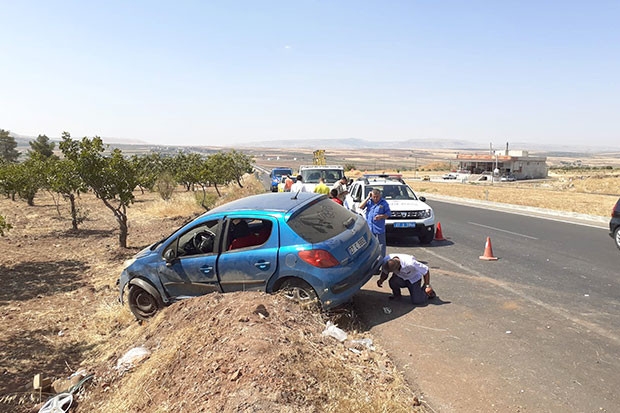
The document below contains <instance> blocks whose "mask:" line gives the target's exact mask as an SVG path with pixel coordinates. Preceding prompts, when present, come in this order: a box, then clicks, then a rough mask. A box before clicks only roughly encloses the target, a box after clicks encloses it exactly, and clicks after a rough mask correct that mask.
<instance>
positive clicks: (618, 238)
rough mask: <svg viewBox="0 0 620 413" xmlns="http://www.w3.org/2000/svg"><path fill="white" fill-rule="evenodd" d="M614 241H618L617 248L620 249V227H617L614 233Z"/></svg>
mask: <svg viewBox="0 0 620 413" xmlns="http://www.w3.org/2000/svg"><path fill="white" fill-rule="evenodd" d="M614 241H616V247H618V249H620V227H616V230H615V231H614Z"/></svg>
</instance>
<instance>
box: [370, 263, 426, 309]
mask: <svg viewBox="0 0 620 413" xmlns="http://www.w3.org/2000/svg"><path fill="white" fill-rule="evenodd" d="M389 273H392V278H390V281H389V285H390V288H391V289H392V295H391V296H390V297H389V298H390V299H394V298H400V297H401V293H400V290H401V288H407V289H408V290H409V296H410V297H411V303H412V304H424V303H425V302H426V300H428V299H429V298H435V297H436V296H437V295H436V294H435V291H434V290H433V287H431V284H430V282H431V273H430V270H429V269H428V266H427V265H426V264H422V263H421V262H420V261H418V260H416V259H415V257H414V256H413V255H409V254H390V255H388V256H386V257H385V258H384V259H383V265H382V266H381V276H380V277H379V279H378V280H377V286H378V287H379V288H381V287H383V281H385V280H386V279H387V277H388V274H389Z"/></svg>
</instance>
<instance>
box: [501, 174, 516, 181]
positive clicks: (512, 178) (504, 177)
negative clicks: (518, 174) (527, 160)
mask: <svg viewBox="0 0 620 413" xmlns="http://www.w3.org/2000/svg"><path fill="white" fill-rule="evenodd" d="M499 180H500V181H501V182H514V181H516V180H517V178H515V176H514V175H502V176H501V178H499Z"/></svg>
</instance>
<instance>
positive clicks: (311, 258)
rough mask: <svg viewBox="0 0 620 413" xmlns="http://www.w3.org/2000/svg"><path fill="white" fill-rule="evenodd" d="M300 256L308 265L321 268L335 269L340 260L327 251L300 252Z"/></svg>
mask: <svg viewBox="0 0 620 413" xmlns="http://www.w3.org/2000/svg"><path fill="white" fill-rule="evenodd" d="M298 255H299V258H301V259H302V260H304V261H305V262H307V263H308V264H310V265H313V266H315V267H319V268H329V267H335V266H336V265H338V264H339V262H338V260H337V259H336V258H334V256H333V255H331V254H330V253H329V252H328V251H325V250H306V251H299V253H298Z"/></svg>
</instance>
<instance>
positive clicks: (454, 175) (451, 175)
mask: <svg viewBox="0 0 620 413" xmlns="http://www.w3.org/2000/svg"><path fill="white" fill-rule="evenodd" d="M458 177H459V174H456V173H454V172H450V173H447V174H445V175H444V176H442V178H443V179H457V178H458Z"/></svg>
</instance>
